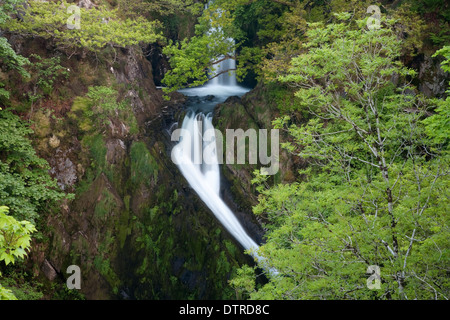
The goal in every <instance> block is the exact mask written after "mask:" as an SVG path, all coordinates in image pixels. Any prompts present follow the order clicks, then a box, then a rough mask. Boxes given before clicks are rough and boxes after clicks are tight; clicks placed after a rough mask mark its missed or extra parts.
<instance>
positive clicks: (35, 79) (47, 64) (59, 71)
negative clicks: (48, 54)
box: [27, 54, 69, 112]
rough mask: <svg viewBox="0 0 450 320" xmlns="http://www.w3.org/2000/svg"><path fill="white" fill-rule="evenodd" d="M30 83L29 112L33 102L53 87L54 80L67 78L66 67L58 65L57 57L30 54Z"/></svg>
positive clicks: (46, 94)
mask: <svg viewBox="0 0 450 320" xmlns="http://www.w3.org/2000/svg"><path fill="white" fill-rule="evenodd" d="M29 58H30V59H31V63H30V67H29V70H30V75H32V76H31V78H30V80H29V81H30V83H31V92H28V93H27V94H28V98H29V100H30V102H31V112H32V111H33V104H34V102H36V101H38V100H40V99H41V98H43V97H45V96H48V95H49V94H50V93H51V92H52V91H53V89H54V84H55V81H57V80H59V81H61V80H63V79H67V77H68V76H69V73H68V72H67V70H66V68H64V67H63V66H61V65H60V58H59V57H52V58H48V59H44V58H42V57H40V56H39V55H37V54H31V55H30V57H29Z"/></svg>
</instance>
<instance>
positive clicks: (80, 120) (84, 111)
mask: <svg viewBox="0 0 450 320" xmlns="http://www.w3.org/2000/svg"><path fill="white" fill-rule="evenodd" d="M91 109H92V101H91V100H90V99H89V98H86V97H76V98H75V99H74V101H73V104H72V108H71V110H70V112H69V118H70V119H72V120H73V121H75V122H76V123H77V125H78V128H79V129H80V130H81V131H82V132H84V133H87V132H91V131H92V130H93V129H94V122H93V121H92V118H93V117H92V116H93V112H92V110H91Z"/></svg>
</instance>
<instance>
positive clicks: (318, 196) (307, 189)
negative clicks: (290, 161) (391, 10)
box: [233, 16, 450, 299]
mask: <svg viewBox="0 0 450 320" xmlns="http://www.w3.org/2000/svg"><path fill="white" fill-rule="evenodd" d="M341 17H343V16H341ZM390 23H391V22H390V21H386V20H385V21H383V27H382V28H380V29H379V30H376V29H374V30H367V29H366V28H364V27H365V21H364V20H362V21H344V22H340V23H330V24H327V25H323V24H321V23H313V24H310V29H309V30H308V32H307V34H306V35H307V37H308V41H307V42H305V44H304V46H303V47H304V52H303V53H302V54H300V55H299V56H297V57H295V58H293V59H292V67H291V69H290V70H289V72H288V74H287V75H286V76H283V77H280V80H281V81H282V82H286V83H288V84H290V85H292V86H293V87H295V88H297V90H296V93H295V96H296V97H297V101H298V102H297V103H295V104H292V105H291V106H290V107H289V106H288V108H286V109H285V114H284V115H282V117H280V118H279V119H277V120H276V121H275V122H274V125H275V127H276V128H279V129H285V130H287V132H289V134H290V141H288V142H285V143H284V146H285V147H286V149H287V150H288V151H289V152H290V153H291V154H292V156H300V157H302V158H304V159H308V161H309V167H308V168H307V169H306V170H302V171H301V172H299V174H301V176H302V177H303V178H302V180H301V181H298V182H296V183H293V184H285V185H276V186H274V187H272V188H266V187H265V181H266V180H265V178H264V177H262V176H260V175H259V174H257V175H256V177H255V179H254V183H257V184H260V186H259V187H258V190H259V191H260V192H261V194H260V197H259V204H258V205H257V206H255V207H254V212H255V213H256V214H258V215H263V216H264V217H265V218H267V219H268V221H269V223H267V224H266V228H267V229H268V232H267V242H266V244H264V245H263V246H262V247H261V249H260V253H261V254H262V255H263V256H265V257H266V258H267V262H268V264H269V266H270V267H273V268H275V269H276V270H278V271H279V275H278V276H271V275H270V274H269V275H268V276H269V278H270V280H269V283H268V284H266V285H264V286H263V287H262V288H260V289H259V290H256V289H251V287H250V286H251V283H250V282H249V281H250V280H251V278H252V277H251V275H250V272H249V270H248V269H246V270H244V269H243V270H242V271H241V273H240V275H238V276H237V278H236V279H235V280H233V281H234V282H233V284H234V286H235V288H236V289H237V290H240V291H241V292H250V297H251V298H252V299H414V298H416V299H446V298H447V297H448V295H449V288H450V286H449V284H450V283H449V281H448V277H447V275H446V271H445V270H446V265H448V261H449V254H450V247H449V244H448V241H446V240H445V239H447V238H448V236H449V233H448V223H449V218H448V214H447V212H448V196H446V195H445V194H446V190H447V189H448V187H449V183H450V181H449V159H448V154H447V153H446V152H445V150H443V149H442V147H441V146H440V145H437V144H435V143H434V142H433V141H432V140H431V139H430V137H429V136H427V135H426V130H425V127H424V125H423V123H422V121H421V120H422V117H423V115H424V112H425V110H426V107H427V104H428V103H429V102H428V101H426V100H425V99H424V98H423V97H421V96H419V95H417V96H411V95H408V94H406V89H410V88H411V87H410V85H409V83H408V81H407V79H408V77H410V76H413V75H414V72H413V71H412V70H409V69H407V68H405V67H404V66H403V65H402V64H401V63H399V62H398V57H399V55H400V54H401V50H402V48H401V46H400V44H399V42H398V41H397V40H396V35H395V31H394V30H395V29H394V28H392V27H390ZM393 73H395V74H397V75H398V76H399V85H398V86H397V87H394V85H393V84H392V82H391V75H392V74H393ZM298 111H302V112H303V111H308V113H309V114H310V116H309V117H308V118H309V119H310V120H309V121H308V123H306V124H303V125H300V124H298V123H296V121H295V119H294V118H292V117H290V116H289V113H295V112H298ZM286 113H287V114H286ZM446 138H447V139H448V133H447V137H446ZM430 149H433V153H430V152H428V150H430ZM431 244H433V245H431ZM371 265H377V266H379V267H380V269H381V288H380V289H379V290H370V289H369V288H368V287H367V279H368V278H369V275H368V274H366V272H367V268H368V267H369V266H371ZM244 288H245V290H244Z"/></svg>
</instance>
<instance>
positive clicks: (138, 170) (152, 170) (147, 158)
mask: <svg viewBox="0 0 450 320" xmlns="http://www.w3.org/2000/svg"><path fill="white" fill-rule="evenodd" d="M130 160H131V177H130V181H131V184H132V185H133V186H135V187H137V186H139V185H141V184H145V185H147V186H148V185H150V182H151V180H152V179H153V181H155V182H156V181H157V180H158V164H157V163H156V161H155V159H154V158H153V156H152V155H151V153H150V152H149V150H148V149H147V146H146V145H145V143H144V142H134V143H133V144H132V146H131V150H130Z"/></svg>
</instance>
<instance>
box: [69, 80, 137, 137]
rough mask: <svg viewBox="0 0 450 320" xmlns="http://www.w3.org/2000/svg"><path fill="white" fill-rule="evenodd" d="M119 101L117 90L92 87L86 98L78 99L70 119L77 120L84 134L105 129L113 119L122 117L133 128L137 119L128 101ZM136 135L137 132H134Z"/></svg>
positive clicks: (73, 106) (74, 103) (75, 101)
mask: <svg viewBox="0 0 450 320" xmlns="http://www.w3.org/2000/svg"><path fill="white" fill-rule="evenodd" d="M118 100H119V93H118V91H117V90H116V89H113V88H111V87H106V86H91V87H89V88H88V93H87V94H86V96H85V97H76V98H75V100H74V102H73V105H72V108H71V111H70V113H69V117H70V118H71V119H73V120H76V121H77V123H78V127H79V128H80V129H81V131H83V132H84V133H88V132H92V131H94V130H98V129H99V128H102V129H104V128H105V127H106V126H107V125H108V124H109V119H110V118H111V117H117V116H119V117H122V118H124V119H126V120H127V121H126V122H129V123H128V124H129V125H130V126H131V127H133V126H135V125H136V124H135V122H136V118H135V117H134V114H132V113H131V116H130V114H129V113H130V112H131V110H129V104H128V101H127V100H126V99H122V100H120V101H118ZM134 133H135V132H134Z"/></svg>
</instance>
